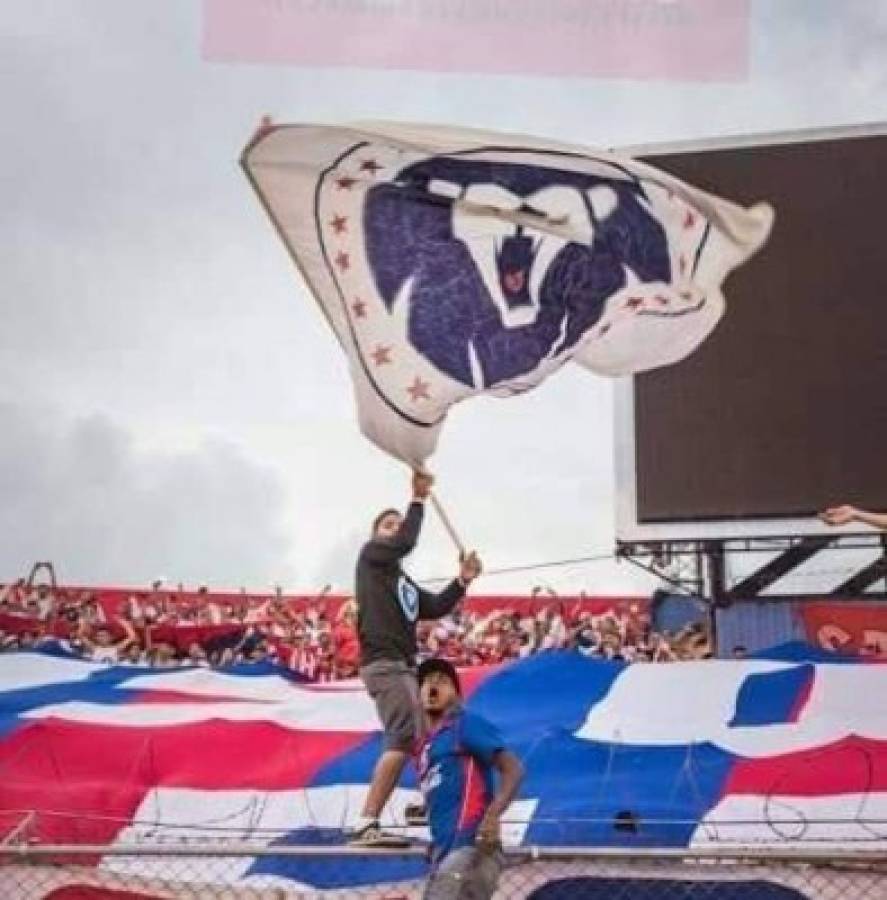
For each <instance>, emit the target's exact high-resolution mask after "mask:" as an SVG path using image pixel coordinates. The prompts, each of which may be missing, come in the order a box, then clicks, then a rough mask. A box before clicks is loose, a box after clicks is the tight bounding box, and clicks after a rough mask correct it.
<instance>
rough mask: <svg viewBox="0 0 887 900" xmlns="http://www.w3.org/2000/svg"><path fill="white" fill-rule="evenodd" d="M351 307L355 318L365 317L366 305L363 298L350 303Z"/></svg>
mask: <svg viewBox="0 0 887 900" xmlns="http://www.w3.org/2000/svg"><path fill="white" fill-rule="evenodd" d="M351 309H352V310H353V312H354V318H355V319H365V318H366V314H367V305H366V303H365V302H364V301H363V300H360V299H358V300H355V301H354V303H352V304H351Z"/></svg>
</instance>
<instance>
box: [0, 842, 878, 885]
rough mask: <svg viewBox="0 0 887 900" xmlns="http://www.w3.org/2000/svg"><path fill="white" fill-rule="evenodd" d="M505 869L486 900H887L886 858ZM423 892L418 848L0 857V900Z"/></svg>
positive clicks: (179, 847)
mask: <svg viewBox="0 0 887 900" xmlns="http://www.w3.org/2000/svg"><path fill="white" fill-rule="evenodd" d="M22 833H23V832H19V836H21V834H22ZM503 863H504V868H503V871H502V874H501V877H500V879H499V886H498V890H497V892H496V895H495V896H496V897H497V898H501V900H512V898H514V900H517V898H525V897H526V898H530V897H532V898H540V900H552V898H563V900H567V898H583V897H585V898H589V900H591V898H595V900H600V898H606V900H709V898H710V900H740V898H741V900H793V898H803V900H887V854H885V853H884V851H883V850H871V849H869V850H862V849H860V850H855V851H841V852H835V851H832V850H822V851H816V850H812V849H809V848H798V849H791V848H785V849H764V848H749V849H747V850H739V849H734V850H729V851H728V850H724V849H721V848H700V849H697V850H686V849H682V848H678V849H633V848H632V849H628V848H612V847H611V848H584V847H521V848H513V849H508V850H507V851H505V853H504V854H503ZM426 882H427V863H426V861H425V852H424V850H423V849H422V848H420V847H415V848H410V849H407V850H374V851H366V850H358V849H353V848H348V847H342V846H267V845H257V844H255V843H244V842H219V841H216V842H209V841H206V840H204V839H200V840H197V841H192V842H185V841H182V842H178V843H170V844H163V845H151V844H147V843H138V844H111V845H105V844H53V845H48V844H41V845H34V844H31V843H27V842H19V843H16V842H15V840H13V841H9V840H8V841H7V843H5V844H4V845H2V846H0V896H2V897H3V898H9V900H47V898H53V900H65V898H66V897H74V896H76V897H85V896H95V897H103V898H104V897H107V898H111V897H115V898H116V897H119V896H120V895H121V894H122V895H123V896H125V895H126V893H129V894H132V895H134V896H135V897H138V898H139V900H144V898H152V900H154V898H156V900H171V898H195V900H196V898H212V900H240V898H243V900H270V898H274V900H283V898H302V897H306V898H307V897H317V896H328V897H331V898H346V897H347V898H354V900H357V898H373V900H395V898H414V897H415V898H418V897H421V896H422V895H423V892H424V890H425V885H426ZM452 896H454V897H456V896H460V895H459V894H458V893H453V894H452ZM466 896H469V895H466Z"/></svg>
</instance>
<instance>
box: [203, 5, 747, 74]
mask: <svg viewBox="0 0 887 900" xmlns="http://www.w3.org/2000/svg"><path fill="white" fill-rule="evenodd" d="M749 4H750V0H204V17H203V55H204V58H205V59H207V60H209V61H211V62H227V63H232V62H234V63H270V64H290V65H297V66H343V67H349V68H371V69H418V70H426V71H436V72H477V73H492V74H515V75H552V76H572V77H587V76H596V77H605V78H634V79H654V78H655V79H668V80H680V81H714V80H718V81H738V80H741V79H744V78H745V77H746V76H747V73H748V56H749V39H748V31H749Z"/></svg>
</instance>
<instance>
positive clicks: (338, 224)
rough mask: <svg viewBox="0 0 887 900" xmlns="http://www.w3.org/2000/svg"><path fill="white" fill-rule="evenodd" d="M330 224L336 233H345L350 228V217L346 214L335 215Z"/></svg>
mask: <svg viewBox="0 0 887 900" xmlns="http://www.w3.org/2000/svg"><path fill="white" fill-rule="evenodd" d="M330 226H331V227H332V229H333V231H334V232H335V233H336V234H343V233H344V232H346V231H347V230H348V218H347V217H346V216H333V218H332V219H331V220H330Z"/></svg>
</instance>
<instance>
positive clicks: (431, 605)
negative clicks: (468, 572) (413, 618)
mask: <svg viewBox="0 0 887 900" xmlns="http://www.w3.org/2000/svg"><path fill="white" fill-rule="evenodd" d="M464 596H465V585H464V584H463V583H462V582H461V581H460V580H459V579H458V578H454V579H453V580H452V581H451V582H450V583H449V584H448V585H447V586H446V587H445V588H444V589H443V590H442V591H441V592H440V593H439V594H432V593H431V591H426V590H424V589H423V588H419V618H420V619H440V618H442V617H443V616H445V615H446V614H447V613H449V612H452V611H453V609H454V608H455V606H456V604H457V603H458V602H459V601H460V600H461V599H462V598H463V597H464Z"/></svg>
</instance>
